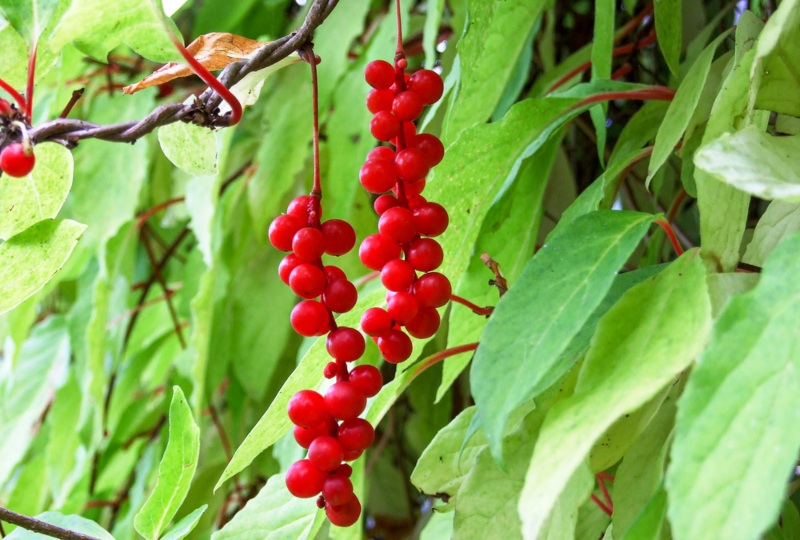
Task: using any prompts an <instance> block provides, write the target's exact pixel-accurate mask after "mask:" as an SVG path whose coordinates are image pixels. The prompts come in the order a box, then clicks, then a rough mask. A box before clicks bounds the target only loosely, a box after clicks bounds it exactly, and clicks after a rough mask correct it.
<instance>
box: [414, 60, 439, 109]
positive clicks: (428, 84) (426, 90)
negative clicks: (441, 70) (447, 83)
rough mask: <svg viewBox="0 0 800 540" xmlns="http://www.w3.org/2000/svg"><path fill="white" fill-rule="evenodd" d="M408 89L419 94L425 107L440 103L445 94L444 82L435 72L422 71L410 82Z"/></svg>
mask: <svg viewBox="0 0 800 540" xmlns="http://www.w3.org/2000/svg"><path fill="white" fill-rule="evenodd" d="M408 89H409V90H413V91H414V92H417V93H419V95H420V98H421V99H422V102H423V103H425V105H431V104H433V103H436V102H437V101H439V99H440V98H441V97H442V94H443V93H444V82H442V78H441V77H440V76H439V74H438V73H436V72H435V71H431V70H430V69H421V70H419V71H417V72H416V73H414V74H413V75H412V76H411V78H410V79H409V80H408Z"/></svg>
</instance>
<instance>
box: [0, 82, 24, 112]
mask: <svg viewBox="0 0 800 540" xmlns="http://www.w3.org/2000/svg"><path fill="white" fill-rule="evenodd" d="M0 88H2V89H3V90H5V91H6V92H8V93H9V94H10V95H11V97H12V98H14V101H16V102H17V105H18V106H19V108H20V110H22V111H23V112H24V111H26V110H27V109H28V105H27V103H25V98H24V97H22V94H20V93H19V92H17V91H16V90H14V87H13V86H11V85H10V84H8V83H7V82H6V81H4V80H3V79H0Z"/></svg>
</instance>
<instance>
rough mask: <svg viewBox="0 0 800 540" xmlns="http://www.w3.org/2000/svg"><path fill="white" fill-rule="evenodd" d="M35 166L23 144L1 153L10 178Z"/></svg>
mask: <svg viewBox="0 0 800 540" xmlns="http://www.w3.org/2000/svg"><path fill="white" fill-rule="evenodd" d="M395 135H397V134H396V133H395ZM393 136H394V135H393ZM35 164H36V156H34V155H33V149H32V148H31V147H30V146H26V145H24V144H22V143H18V142H15V143H11V144H9V145H8V146H6V147H5V148H3V151H2V152H0V169H2V171H3V172H4V173H6V174H7V175H8V176H15V177H17V178H20V177H22V176H28V174H30V172H31V171H32V170H33V166H34V165H35Z"/></svg>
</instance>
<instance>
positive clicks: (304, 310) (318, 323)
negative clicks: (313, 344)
mask: <svg viewBox="0 0 800 540" xmlns="http://www.w3.org/2000/svg"><path fill="white" fill-rule="evenodd" d="M289 320H290V321H291V323H292V328H294V331H295V332H297V333H298V334H300V335H301V336H305V337H311V336H321V335H323V334H325V333H326V332H328V329H329V328H330V313H329V312H328V310H327V309H326V308H325V306H323V305H322V304H321V303H319V302H317V301H316V300H303V301H302V302H300V303H299V304H297V305H296V306H294V309H292V313H291V314H290V315H289Z"/></svg>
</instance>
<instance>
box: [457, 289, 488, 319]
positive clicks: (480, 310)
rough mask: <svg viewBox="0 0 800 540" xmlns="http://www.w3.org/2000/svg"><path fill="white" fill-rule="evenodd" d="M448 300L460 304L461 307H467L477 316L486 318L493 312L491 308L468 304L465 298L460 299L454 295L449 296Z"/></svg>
mask: <svg viewBox="0 0 800 540" xmlns="http://www.w3.org/2000/svg"><path fill="white" fill-rule="evenodd" d="M450 300H452V301H453V302H455V303H457V304H461V305H462V306H466V307H468V308H469V309H471V310H472V311H473V312H474V313H475V314H477V315H486V316H487V317H488V316H489V315H491V314H492V313H493V312H494V307H492V306H486V307H480V306H479V305H477V304H474V303H472V302H470V301H469V300H467V299H466V298H462V297H460V296H457V295H455V294H451V295H450Z"/></svg>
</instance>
